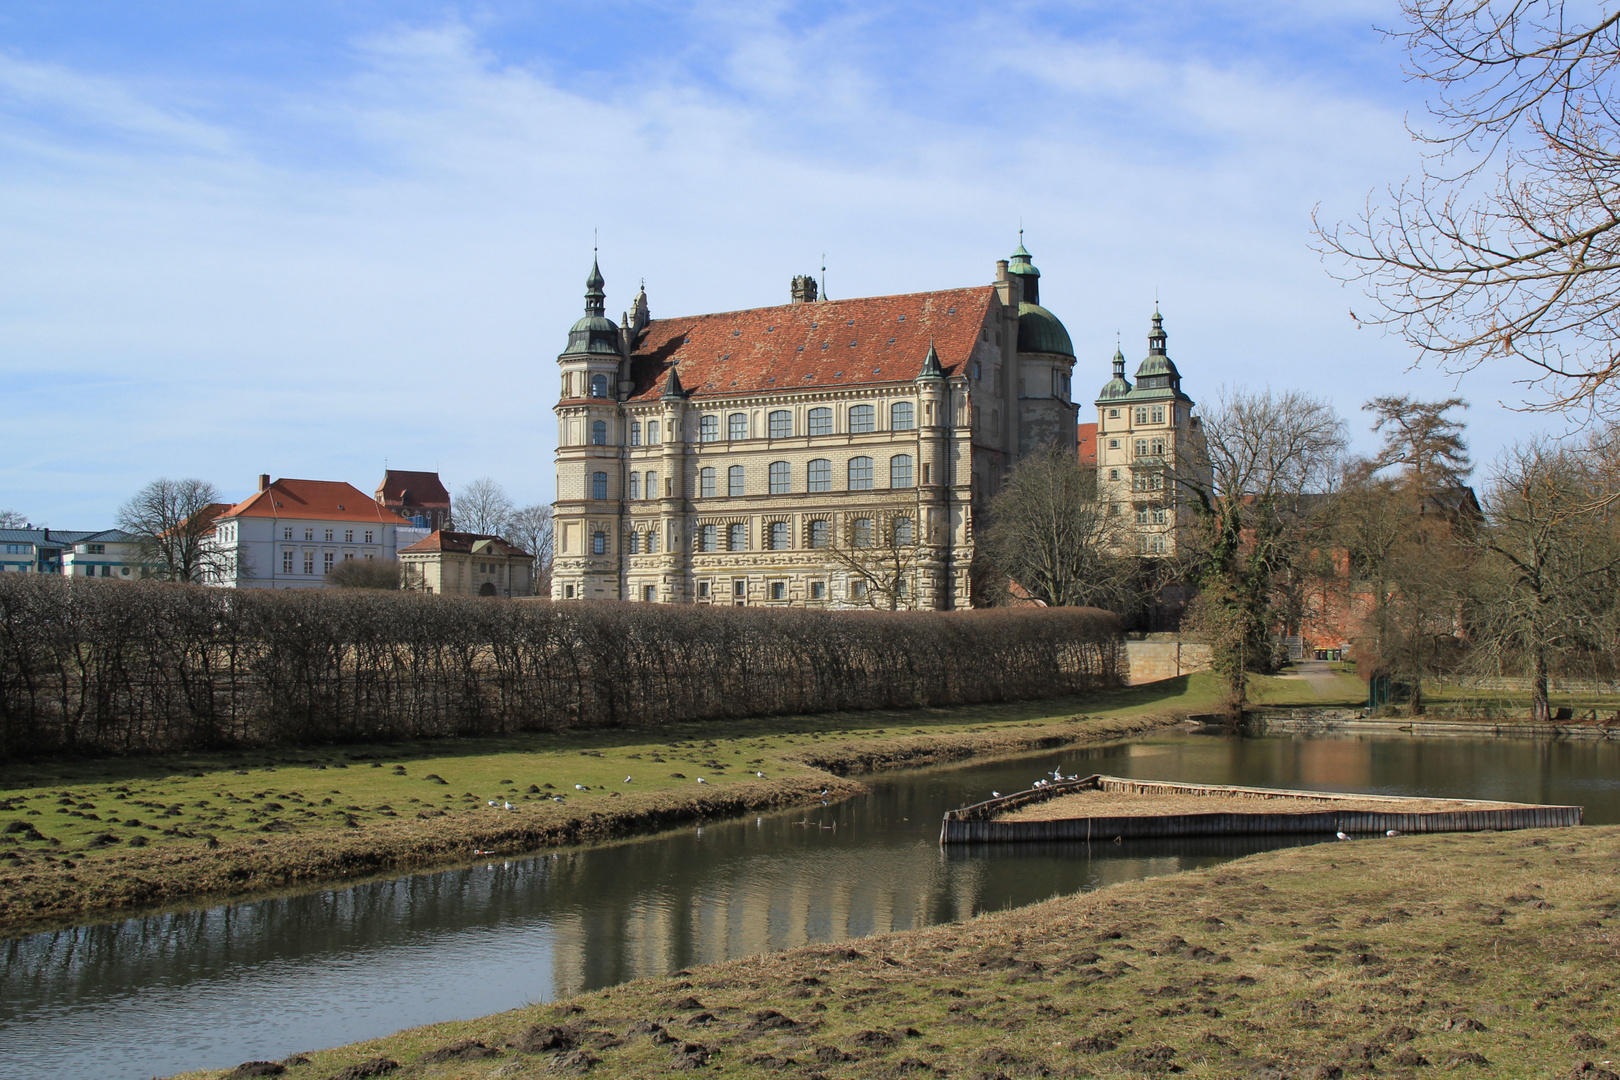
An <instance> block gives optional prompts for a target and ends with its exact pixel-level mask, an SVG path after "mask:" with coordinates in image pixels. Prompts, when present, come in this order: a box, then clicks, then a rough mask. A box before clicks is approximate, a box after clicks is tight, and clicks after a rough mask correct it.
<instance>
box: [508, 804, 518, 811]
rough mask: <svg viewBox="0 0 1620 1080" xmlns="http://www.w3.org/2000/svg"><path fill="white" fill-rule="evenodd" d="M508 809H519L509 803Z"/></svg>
mask: <svg viewBox="0 0 1620 1080" xmlns="http://www.w3.org/2000/svg"><path fill="white" fill-rule="evenodd" d="M506 808H507V809H508V810H516V809H517V807H515V806H513V805H512V804H511V803H507V804H506Z"/></svg>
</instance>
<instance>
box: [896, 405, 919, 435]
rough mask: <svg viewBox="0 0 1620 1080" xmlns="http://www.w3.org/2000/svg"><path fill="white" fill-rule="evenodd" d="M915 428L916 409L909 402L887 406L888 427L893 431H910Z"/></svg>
mask: <svg viewBox="0 0 1620 1080" xmlns="http://www.w3.org/2000/svg"><path fill="white" fill-rule="evenodd" d="M916 426H917V409H916V407H915V406H914V405H912V404H911V402H909V401H897V402H895V403H894V404H893V405H891V406H889V427H891V428H893V429H894V430H895V431H911V430H913V429H914V428H916Z"/></svg>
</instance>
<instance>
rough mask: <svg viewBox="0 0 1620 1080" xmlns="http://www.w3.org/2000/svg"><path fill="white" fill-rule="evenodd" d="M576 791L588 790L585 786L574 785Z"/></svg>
mask: <svg viewBox="0 0 1620 1080" xmlns="http://www.w3.org/2000/svg"><path fill="white" fill-rule="evenodd" d="M574 790H575V791H585V790H587V788H586V787H585V785H584V784H575V785H574Z"/></svg>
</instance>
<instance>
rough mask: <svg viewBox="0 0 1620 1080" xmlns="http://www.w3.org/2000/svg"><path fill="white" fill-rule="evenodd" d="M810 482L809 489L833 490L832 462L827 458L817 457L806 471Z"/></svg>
mask: <svg viewBox="0 0 1620 1080" xmlns="http://www.w3.org/2000/svg"><path fill="white" fill-rule="evenodd" d="M805 474H806V477H807V478H808V481H809V483H808V484H807V485H806V490H808V491H831V490H832V462H831V461H829V460H827V459H826V458H816V459H815V460H814V461H812V462H811V463H810V465H809V467H808V468H807V469H806V471H805Z"/></svg>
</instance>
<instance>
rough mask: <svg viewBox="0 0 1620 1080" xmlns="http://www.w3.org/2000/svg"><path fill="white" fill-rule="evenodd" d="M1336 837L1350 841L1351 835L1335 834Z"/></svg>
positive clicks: (1345, 833) (1344, 833)
mask: <svg viewBox="0 0 1620 1080" xmlns="http://www.w3.org/2000/svg"><path fill="white" fill-rule="evenodd" d="M1334 835H1335V836H1337V837H1338V838H1339V839H1340V840H1348V839H1350V834H1349V833H1347V832H1340V833H1335V834H1334Z"/></svg>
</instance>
